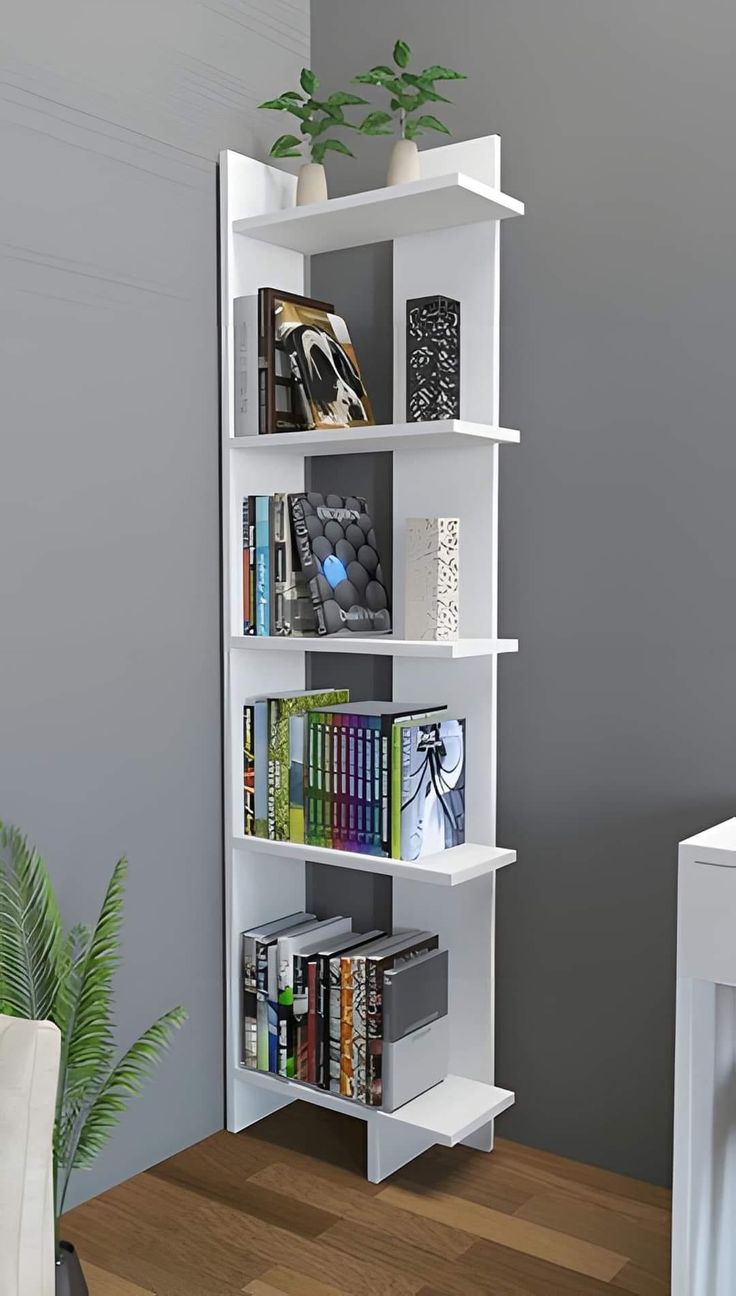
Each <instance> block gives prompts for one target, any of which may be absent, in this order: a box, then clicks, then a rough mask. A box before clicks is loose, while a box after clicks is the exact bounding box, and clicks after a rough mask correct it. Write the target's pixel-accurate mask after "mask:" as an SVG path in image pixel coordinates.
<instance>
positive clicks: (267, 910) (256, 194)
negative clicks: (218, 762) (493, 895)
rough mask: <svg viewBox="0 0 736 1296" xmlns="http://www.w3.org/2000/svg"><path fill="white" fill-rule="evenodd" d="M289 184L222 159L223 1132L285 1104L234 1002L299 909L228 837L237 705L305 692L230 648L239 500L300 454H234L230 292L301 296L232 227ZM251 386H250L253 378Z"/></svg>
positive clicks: (290, 668)
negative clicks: (257, 1075) (273, 931)
mask: <svg viewBox="0 0 736 1296" xmlns="http://www.w3.org/2000/svg"><path fill="white" fill-rule="evenodd" d="M295 184H296V181H295V179H294V177H293V176H290V175H288V174H287V173H285V172H283V171H279V170H277V169H276V168H275V167H269V166H265V165H263V164H262V163H260V162H255V161H254V160H253V159H252V158H246V157H242V156H240V154H237V153H232V152H227V153H223V154H222V155H221V159H220V220H221V224H220V251H221V282H220V289H221V303H220V320H221V334H220V336H221V347H222V354H221V363H222V386H221V391H222V456H223V469H222V511H223V535H222V552H223V618H224V623H223V639H224V653H225V662H224V688H225V697H224V708H223V714H224V725H225V735H224V745H223V746H224V751H223V760H224V776H225V806H224V811H225V861H226V880H225V905H226V929H225V931H226V969H227V975H226V1026H227V1048H226V1057H227V1119H228V1128H229V1129H241V1128H243V1126H244V1125H247V1124H250V1123H251V1122H252V1121H254V1120H259V1119H260V1118H261V1117H262V1116H264V1115H266V1114H267V1113H268V1112H269V1111H271V1110H276V1108H277V1107H278V1106H281V1105H283V1101H284V1100H283V1099H281V1097H280V1096H277V1097H278V1101H277V1100H276V1099H272V1098H271V1096H270V1095H266V1096H265V1097H264V1095H263V1093H262V1092H261V1091H258V1092H256V1091H254V1089H253V1086H248V1085H245V1084H243V1083H241V1082H239V1081H238V1079H237V1076H236V1074H235V1067H236V1066H237V1064H238V1062H239V1060H240V1048H241V1021H240V1018H241V996H240V979H241V978H240V965H239V960H240V947H239V939H238V937H239V933H240V932H241V931H243V930H244V929H245V928H247V927H252V926H253V925H254V924H255V923H258V922H261V921H265V920H267V919H271V918H273V917H275V916H277V915H278V914H279V913H280V912H284V913H289V912H291V911H293V910H295V909H298V908H301V907H302V905H303V904H304V894H305V890H304V888H305V883H304V867H303V866H301V865H298V864H296V865H295V864H294V862H293V861H291V860H288V861H287V860H276V859H274V860H272V859H268V860H267V861H266V860H264V858H263V856H259V855H256V854H254V853H251V852H249V851H248V850H247V849H242V850H237V851H234V850H233V849H232V848H231V845H230V839H231V837H232V835H233V834H235V835H240V834H241V833H242V831H243V811H242V802H243V738H242V734H243V704H244V702H245V700H246V698H248V697H253V696H255V695H258V694H261V695H262V694H264V693H267V692H270V691H275V690H283V689H288V688H293V689H300V688H303V687H304V680H305V658H304V653H294V654H293V655H292V654H286V653H279V654H278V655H276V654H273V655H271V654H270V653H249V652H247V651H246V650H232V651H231V650H230V637H231V635H233V634H239V633H241V630H242V602H241V599H242V587H241V583H240V573H241V570H242V534H243V531H242V504H243V496H244V495H270V494H273V493H274V492H275V491H282V490H283V491H291V490H301V489H303V486H304V458H303V456H302V455H300V454H293V455H291V454H290V455H285V454H283V453H282V452H278V453H276V452H274V453H273V454H268V453H265V452H264V451H262V450H259V451H257V452H253V453H250V452H249V451H248V449H247V448H242V449H241V448H237V447H236V448H233V447H232V446H231V445H230V438H231V437H232V435H233V398H234V386H233V329H232V303H233V298H234V297H237V296H250V295H256V294H257V292H258V289H259V288H260V287H271V286H278V287H283V288H286V289H290V290H291V291H293V292H299V293H301V292H303V291H304V257H303V256H301V255H300V254H298V253H296V252H289V251H284V250H281V249H279V248H273V247H269V246H268V245H266V244H262V243H258V242H256V241H255V240H253V239H248V238H244V237H243V236H242V235H233V233H232V222H233V220H236V219H238V218H240V217H243V216H252V215H257V214H258V213H259V212H263V211H270V210H273V209H274V208H277V207H283V206H287V205H289V204H290V203H291V202H292V201H293V195H294V187H295ZM255 359H256V358H255V355H254V356H253V360H254V372H253V383H254V384H255V383H256V382H257V374H256V372H255Z"/></svg>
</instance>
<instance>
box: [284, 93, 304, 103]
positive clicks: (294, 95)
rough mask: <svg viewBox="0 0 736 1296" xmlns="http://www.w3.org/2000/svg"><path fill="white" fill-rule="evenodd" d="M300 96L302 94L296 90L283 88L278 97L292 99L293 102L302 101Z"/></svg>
mask: <svg viewBox="0 0 736 1296" xmlns="http://www.w3.org/2000/svg"><path fill="white" fill-rule="evenodd" d="M302 98H303V96H302V95H300V94H299V91H298V90H284V91H283V93H282V94H280V95H279V99H293V100H294V102H298V103H301V102H302Z"/></svg>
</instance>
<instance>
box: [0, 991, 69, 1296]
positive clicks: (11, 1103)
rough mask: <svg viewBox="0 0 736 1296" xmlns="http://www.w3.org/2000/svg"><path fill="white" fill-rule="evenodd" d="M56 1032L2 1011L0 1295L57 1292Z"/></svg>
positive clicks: (44, 1023) (43, 1023)
mask: <svg viewBox="0 0 736 1296" xmlns="http://www.w3.org/2000/svg"><path fill="white" fill-rule="evenodd" d="M60 1046H61V1036H60V1034H59V1031H58V1029H57V1027H56V1026H54V1025H53V1024H52V1023H51V1022H47V1021H23V1020H21V1019H20V1018H17V1017H4V1016H2V1015H0V1292H2V1293H3V1296H54V1289H55V1281H56V1279H55V1268H54V1204H53V1182H52V1156H51V1149H52V1139H53V1131H54V1113H55V1108H56V1086H57V1081H58V1075H59V1052H60Z"/></svg>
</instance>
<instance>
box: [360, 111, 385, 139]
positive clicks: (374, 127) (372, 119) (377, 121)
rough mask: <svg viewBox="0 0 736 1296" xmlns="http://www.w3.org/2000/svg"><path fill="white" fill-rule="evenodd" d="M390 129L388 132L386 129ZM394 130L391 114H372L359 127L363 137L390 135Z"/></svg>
mask: <svg viewBox="0 0 736 1296" xmlns="http://www.w3.org/2000/svg"><path fill="white" fill-rule="evenodd" d="M387 126H388V127H389V129H388V130H386V127H387ZM392 128H393V118H392V116H391V113H387V112H370V113H368V116H367V117H365V118H364V119H363V121H362V122H361V123H360V126H359V127H358V130H359V131H360V133H361V135H390V134H391V131H392Z"/></svg>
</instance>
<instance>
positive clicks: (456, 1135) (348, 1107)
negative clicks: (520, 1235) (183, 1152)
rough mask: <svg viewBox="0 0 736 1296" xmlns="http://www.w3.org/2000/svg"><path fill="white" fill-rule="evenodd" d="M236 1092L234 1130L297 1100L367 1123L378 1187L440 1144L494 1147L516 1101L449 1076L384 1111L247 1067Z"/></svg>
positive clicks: (238, 1074) (504, 1092) (240, 1071)
mask: <svg viewBox="0 0 736 1296" xmlns="http://www.w3.org/2000/svg"><path fill="white" fill-rule="evenodd" d="M231 1093H232V1099H231V1104H230V1111H229V1115H228V1128H229V1129H230V1130H232V1131H234V1132H237V1131H238V1130H241V1129H245V1128H246V1126H248V1125H252V1124H254V1123H255V1122H256V1121H259V1120H262V1119H263V1118H264V1117H265V1116H268V1115H270V1114H271V1113H272V1112H274V1111H278V1109H279V1108H280V1107H284V1106H286V1104H287V1103H290V1102H295V1101H296V1100H297V1099H300V1100H301V1101H303V1102H308V1103H314V1104H315V1105H317V1106H319V1107H328V1108H329V1109H330V1110H331V1111H337V1112H342V1113H343V1114H344V1115H347V1116H356V1117H357V1118H358V1119H359V1120H362V1121H365V1123H366V1125H367V1127H368V1178H369V1179H370V1180H371V1182H372V1183H380V1182H381V1180H383V1179H385V1178H387V1176H388V1175H390V1174H393V1173H394V1172H395V1171H396V1170H398V1169H399V1168H400V1167H401V1166H402V1165H406V1163H407V1162H408V1161H412V1160H413V1159H414V1158H415V1157H417V1156H420V1155H421V1153H422V1152H426V1151H427V1149H428V1148H430V1147H433V1146H434V1145H435V1144H441V1145H442V1146H444V1147H454V1146H455V1145H456V1144H457V1143H462V1142H464V1141H467V1142H471V1143H472V1145H473V1146H475V1147H486V1148H490V1146H491V1145H492V1133H491V1131H492V1122H493V1121H494V1120H495V1118H496V1117H497V1116H499V1115H500V1114H501V1112H504V1111H506V1109H507V1108H508V1107H511V1106H512V1105H513V1102H514V1094H513V1093H512V1092H511V1090H509V1089H499V1088H497V1087H496V1086H495V1085H490V1084H484V1083H482V1082H481V1081H479V1080H469V1079H467V1078H466V1077H465V1076H458V1075H448V1076H447V1078H446V1079H445V1080H443V1081H442V1084H438V1085H435V1086H434V1088H432V1089H428V1090H427V1092H426V1093H423V1094H420V1095H419V1097H418V1098H414V1099H413V1100H412V1101H411V1102H409V1103H406V1104H405V1106H403V1107H400V1108H399V1110H398V1111H395V1112H384V1111H382V1110H381V1109H380V1107H366V1106H365V1104H364V1103H359V1102H354V1101H353V1100H352V1099H350V1098H343V1097H341V1096H340V1095H339V1094H334V1093H326V1092H325V1091H324V1090H323V1089H315V1088H313V1086H312V1085H307V1084H303V1083H302V1082H301V1081H299V1080H286V1079H284V1078H283V1077H282V1076H276V1075H272V1074H269V1073H267V1072H264V1071H250V1070H248V1069H247V1068H245V1067H237V1068H236V1069H235V1074H234V1077H233V1087H232V1090H231ZM487 1127H488V1135H487V1137H486V1136H485V1135H484V1131H485V1130H486V1128H487ZM479 1132H480V1136H479ZM474 1136H475V1137H474Z"/></svg>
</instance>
